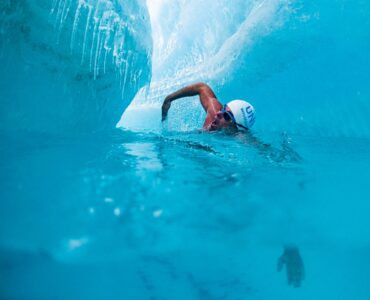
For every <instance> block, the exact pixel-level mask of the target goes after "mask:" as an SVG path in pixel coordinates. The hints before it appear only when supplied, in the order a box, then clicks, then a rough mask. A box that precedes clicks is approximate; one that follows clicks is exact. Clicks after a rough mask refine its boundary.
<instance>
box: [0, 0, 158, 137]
mask: <svg viewBox="0 0 370 300" xmlns="http://www.w3.org/2000/svg"><path fill="white" fill-rule="evenodd" d="M151 52H152V40H151V29H150V22H149V16H148V12H147V8H146V4H145V2H144V1H143V0H132V1H123V0H120V1H116V0H53V1H50V0H38V1H23V0H5V1H1V3H0V64H1V68H0V82H1V88H0V99H1V110H0V113H1V117H0V120H1V121H0V126H1V127H0V128H1V130H2V131H5V132H8V131H17V130H23V131H31V132H46V133H62V132H67V133H80V132H91V131H96V130H100V129H104V128H113V127H114V125H115V124H116V123H117V121H118V120H119V117H120V116H121V114H122V112H123V111H124V109H125V108H126V107H127V105H128V104H129V102H130V101H131V99H132V98H133V96H134V95H135V94H136V92H137V90H138V89H139V88H141V87H143V86H145V85H146V84H148V82H149V81H150V76H151Z"/></svg>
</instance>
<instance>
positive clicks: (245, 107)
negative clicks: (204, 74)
mask: <svg viewBox="0 0 370 300" xmlns="http://www.w3.org/2000/svg"><path fill="white" fill-rule="evenodd" d="M196 95H199V100H200V103H201V104H202V106H203V109H204V110H205V112H206V114H207V116H206V118H205V120H204V124H203V130H205V131H216V130H226V131H233V132H235V131H238V130H243V131H248V130H249V129H250V128H251V127H252V126H253V124H254V122H255V119H256V116H255V115H256V113H255V110H254V108H253V106H252V105H251V104H250V103H248V102H247V101H244V100H233V101H230V102H229V103H227V104H225V105H222V104H221V102H220V101H218V99H217V97H216V95H215V93H214V92H213V91H212V89H211V88H210V87H209V86H208V85H207V84H205V83H201V82H200V83H196V84H192V85H189V86H186V87H184V88H182V89H180V90H178V91H176V92H174V93H172V94H169V95H168V96H167V97H166V98H165V100H164V102H163V105H162V121H165V120H166V118H167V114H168V110H169V109H170V107H171V103H172V101H174V100H176V99H179V98H183V97H189V96H196Z"/></svg>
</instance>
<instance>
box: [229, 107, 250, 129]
mask: <svg viewBox="0 0 370 300" xmlns="http://www.w3.org/2000/svg"><path fill="white" fill-rule="evenodd" d="M227 106H228V107H229V109H230V110H231V112H232V113H233V115H234V118H235V122H236V125H238V127H239V128H243V129H249V128H251V127H252V126H253V124H254V121H255V120H256V111H255V110H254V107H253V106H252V105H251V104H250V103H248V102H247V101H244V100H232V101H230V102H229V103H227Z"/></svg>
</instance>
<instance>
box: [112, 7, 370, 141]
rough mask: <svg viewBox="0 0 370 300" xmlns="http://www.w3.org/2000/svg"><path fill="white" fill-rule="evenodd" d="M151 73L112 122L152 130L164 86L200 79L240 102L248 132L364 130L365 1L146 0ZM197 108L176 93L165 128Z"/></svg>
mask: <svg viewBox="0 0 370 300" xmlns="http://www.w3.org/2000/svg"><path fill="white" fill-rule="evenodd" d="M148 8H149V13H150V16H151V21H152V29H153V44H154V48H153V80H152V83H151V89H150V91H149V93H144V92H142V93H139V94H138V95H137V96H136V98H135V100H134V102H133V103H132V104H131V105H130V106H129V108H128V110H127V111H126V113H125V114H124V116H123V118H122V119H121V122H120V124H119V125H121V126H124V127H127V128H130V129H138V130H148V129H153V128H154V129H160V105H161V102H162V101H163V98H164V97H165V96H166V94H167V93H169V92H172V91H174V90H175V89H177V88H179V87H181V86H183V85H185V84H189V83H192V82H196V81H206V82H208V83H209V84H210V85H212V87H213V88H214V89H215V91H216V93H217V95H218V97H219V99H220V100H221V101H222V102H224V103H226V102H227V101H229V100H231V99H235V98H244V99H247V100H250V101H251V102H252V103H253V104H254V106H255V107H256V109H257V113H258V117H257V122H256V125H255V128H254V129H255V130H256V131H261V132H265V131H270V130H273V131H278V132H281V131H287V132H289V133H295V134H303V135H321V136H358V137H370V119H369V118H368V115H369V113H370V105H369V104H368V103H369V102H368V99H369V98H370V88H369V85H368V82H369V75H368V74H369V71H370V57H369V56H370V55H369V53H370V33H369V31H368V30H367V28H369V26H370V24H369V20H370V18H369V16H370V5H369V4H368V2H366V1H362V0H358V1H355V2H353V3H352V2H349V1H345V0H340V1H339V0H338V1H298V0H296V1H284V0H255V1H233V2H232V3H231V2H230V1H226V0H216V1H211V0H204V1H195V0H189V1H181V0H177V1H169V0H161V1H159V0H148ZM203 118H204V114H203V112H202V110H201V108H200V106H199V103H198V101H197V100H196V99H193V100H189V99H187V100H185V99H184V100H179V102H176V103H174V105H173V107H172V108H171V111H170V115H169V128H170V129H173V130H184V129H185V130H188V129H194V128H197V127H199V126H201V124H202V120H203Z"/></svg>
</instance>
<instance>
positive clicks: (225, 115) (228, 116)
mask: <svg viewBox="0 0 370 300" xmlns="http://www.w3.org/2000/svg"><path fill="white" fill-rule="evenodd" d="M226 106H227V104H225V105H224V106H223V107H222V109H221V110H220V112H221V113H222V116H223V118H224V119H225V121H226V122H231V123H233V124H235V125H236V126H239V127H241V128H243V129H245V130H248V128H247V127H245V126H243V125H241V124H239V123H236V120H235V117H234V115H233V113H232V112H231V111H229V110H226Z"/></svg>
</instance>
